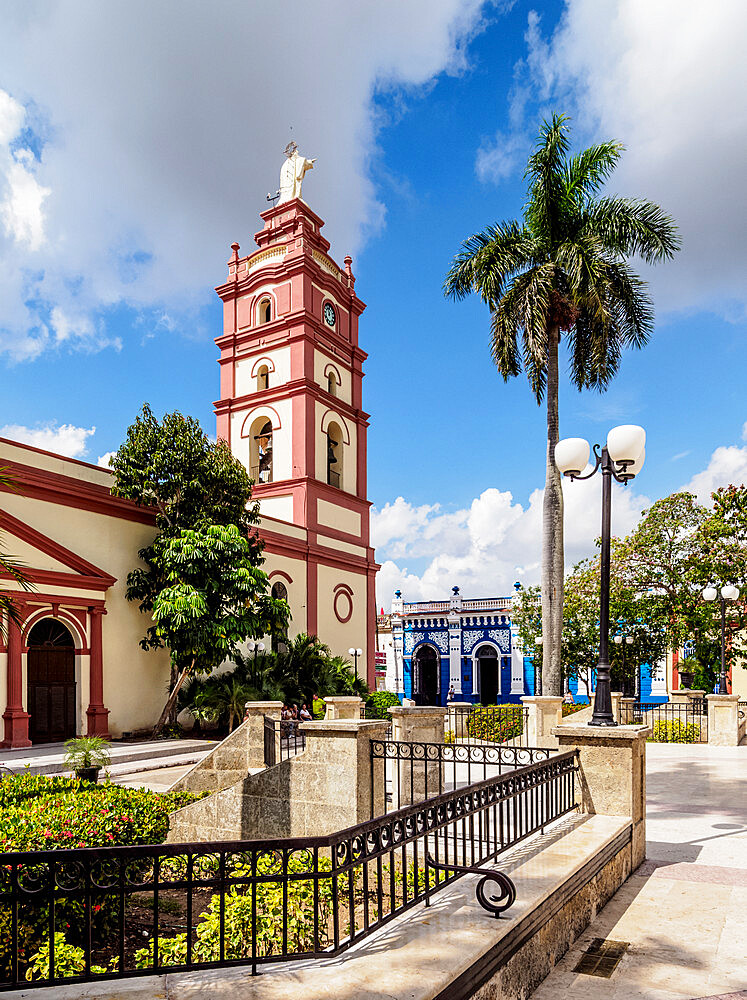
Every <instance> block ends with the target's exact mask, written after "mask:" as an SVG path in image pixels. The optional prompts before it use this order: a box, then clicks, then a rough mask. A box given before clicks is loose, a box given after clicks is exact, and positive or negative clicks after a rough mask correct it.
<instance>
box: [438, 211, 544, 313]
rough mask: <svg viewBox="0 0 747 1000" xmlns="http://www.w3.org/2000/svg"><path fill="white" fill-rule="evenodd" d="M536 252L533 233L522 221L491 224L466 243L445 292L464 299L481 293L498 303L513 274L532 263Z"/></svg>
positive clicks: (446, 282)
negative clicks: (521, 224)
mask: <svg viewBox="0 0 747 1000" xmlns="http://www.w3.org/2000/svg"><path fill="white" fill-rule="evenodd" d="M536 251H537V247H536V243H535V241H534V240H533V239H532V236H531V234H530V233H529V232H528V230H527V229H526V228H525V227H524V226H520V225H519V223H518V222H516V221H514V220H511V221H510V222H499V223H497V224H496V225H493V226H488V227H487V228H486V229H484V230H483V231H482V232H481V233H475V235H474V236H470V238H469V239H468V240H465V241H464V243H463V244H462V246H461V249H460V251H459V253H458V254H457V255H456V256H455V257H454V260H453V262H452V265H451V267H450V268H449V272H448V274H447V275H446V280H445V281H444V286H443V290H444V295H446V296H447V297H449V298H453V299H463V298H465V296H467V295H469V294H470V292H477V293H478V294H479V295H480V296H481V298H482V299H483V301H484V302H488V303H490V302H494V301H496V300H497V299H498V298H500V296H501V295H502V294H503V287H504V285H505V283H506V282H507V281H508V280H510V278H511V275H513V274H515V273H516V272H517V271H519V270H521V268H523V267H527V266H528V265H529V264H531V262H532V260H533V257H534V255H535V253H536Z"/></svg>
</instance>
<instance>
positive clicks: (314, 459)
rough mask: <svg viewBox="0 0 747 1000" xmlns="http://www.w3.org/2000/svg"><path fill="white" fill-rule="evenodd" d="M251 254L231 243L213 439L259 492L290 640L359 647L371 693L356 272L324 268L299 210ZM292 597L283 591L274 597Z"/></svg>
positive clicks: (310, 221)
mask: <svg viewBox="0 0 747 1000" xmlns="http://www.w3.org/2000/svg"><path fill="white" fill-rule="evenodd" d="M261 218H262V219H263V221H264V227H263V228H262V229H261V230H260V231H259V232H258V233H257V234H256V235H255V241H256V244H257V249H256V250H255V251H254V252H252V253H250V254H248V255H247V256H244V257H241V256H240V255H239V249H240V248H239V245H238V244H237V243H234V244H232V247H231V249H232V256H231V259H230V260H229V261H228V280H227V281H226V282H225V283H224V284H222V285H219V286H218V287H217V289H216V291H217V293H218V295H219V296H220V297H221V299H222V300H223V333H222V335H221V336H220V337H218V338H217V339H216V343H217V345H218V347H219V349H220V359H219V365H220V375H221V381H220V388H221V398H220V399H219V400H218V402H217V403H216V405H215V412H216V416H217V424H218V436H219V437H221V438H223V439H225V440H226V441H227V442H228V443H229V445H230V447H231V450H232V451H233V453H234V455H236V457H237V458H238V459H239V460H240V461H241V462H243V463H244V464H245V465H246V467H247V469H248V470H249V472H250V475H251V476H252V479H253V480H254V483H255V485H254V490H253V495H254V498H255V499H256V500H257V501H258V502H259V507H260V514H261V522H260V535H261V536H262V538H263V540H264V542H265V554H266V565H265V569H266V571H267V572H268V574H269V576H270V580H271V583H272V584H273V586H276V587H281V588H284V590H285V594H287V600H288V603H289V604H290V607H291V614H292V616H293V617H292V622H291V633H292V634H293V633H299V632H308V633H309V634H315V635H318V636H319V638H320V639H321V640H322V641H323V642H325V643H327V645H329V646H330V648H331V649H332V650H333V652H335V653H339V654H342V655H346V653H347V649H348V647H350V646H355V647H358V646H365V662H366V663H367V665H368V680H369V684H370V686H371V687H372V688H373V686H374V684H373V681H374V654H375V649H374V645H375V637H374V629H375V614H376V608H375V590H374V580H375V574H376V570H377V569H378V566H377V564H376V562H375V561H374V552H373V549H372V548H371V547H370V543H369V508H370V503H369V501H368V499H367V483H366V431H367V428H368V414H367V413H364V412H363V409H362V399H361V397H362V381H363V362H364V361H365V359H366V357H367V355H366V354H365V352H364V351H362V350H361V348H360V347H359V346H358V318H359V316H360V315H361V313H362V312H363V310H364V308H365V305H364V303H363V302H361V300H360V299H359V298H358V296H357V295H356V293H355V278H354V277H353V273H352V270H351V264H352V259H351V258H350V257H346V258H345V260H344V267H343V268H340V267H339V266H338V265H337V264H336V263H335V261H334V260H333V259H332V258H331V257H330V256H329V253H328V251H329V249H330V244H329V242H328V241H327V240H326V239H325V238H324V236H323V235H322V227H323V225H324V223H323V222H322V220H321V219H320V218H319V216H317V215H316V214H315V213H314V212H312V211H311V209H310V208H309V207H308V206H307V205H306V203H305V202H304V201H302V200H301V199H300V198H294V199H293V200H291V201H287V202H285V203H281V204H279V205H277V206H276V207H274V208H272V209H270V210H268V211H266V212H263V213H262V215H261ZM276 593H278V594H279V595H280V596H285V594H283V593H282V590H277V591H276Z"/></svg>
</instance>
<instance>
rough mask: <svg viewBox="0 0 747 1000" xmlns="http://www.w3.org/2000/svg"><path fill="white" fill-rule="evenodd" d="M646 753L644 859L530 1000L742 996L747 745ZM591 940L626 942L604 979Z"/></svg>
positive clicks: (746, 970) (745, 996)
mask: <svg viewBox="0 0 747 1000" xmlns="http://www.w3.org/2000/svg"><path fill="white" fill-rule="evenodd" d="M647 749H648V767H647V778H648V811H647V854H648V859H647V860H646V861H645V862H644V864H643V865H642V866H641V867H640V868H639V869H638V871H637V872H636V873H635V874H634V875H633V876H632V877H631V878H630V879H629V880H628V881H627V882H626V883H625V885H624V886H623V887H622V888H621V889H620V891H619V892H618V893H617V895H616V896H615V897H614V899H612V900H611V901H610V902H609V903H608V904H607V906H606V907H605V908H604V910H602V912H601V913H600V914H599V915H598V916H597V918H596V919H595V920H594V921H593V922H592V924H591V925H590V926H589V927H588V929H587V930H586V932H585V933H584V934H583V935H582V936H581V938H579V940H578V941H577V942H576V944H575V946H574V947H573V948H572V949H571V951H570V952H569V953H568V955H566V957H565V958H564V959H563V960H562V961H561V962H560V963H559V964H558V965H557V966H556V967H555V969H554V970H553V972H552V973H551V974H550V975H549V976H548V978H547V979H546V980H545V981H544V983H542V985H541V986H540V987H539V988H538V989H537V990H536V991H535V992H534V994H533V995H532V997H533V1000H558V998H574V1000H575V998H579V1000H627V998H630V1000H633V998H636V1000H737V998H739V1000H747V893H746V892H745V889H746V888H747V747H741V748H737V747H735V748H730V747H729V748H727V747H709V746H698V747H687V746H676V745H675V746H666V745H658V744H649V746H648V748H647ZM593 938H612V939H614V940H618V941H627V942H629V943H630V947H629V948H628V950H627V952H626V953H625V955H624V956H623V958H622V960H621V961H620V964H619V965H618V966H617V968H616V970H615V971H614V972H613V974H612V976H611V978H609V979H603V978H600V977H596V976H588V975H581V974H576V973H574V972H573V969H574V967H575V966H576V964H577V962H578V961H579V959H580V957H581V955H582V953H583V952H584V951H585V949H586V948H587V947H588V946H589V943H590V942H591V941H592V939H593Z"/></svg>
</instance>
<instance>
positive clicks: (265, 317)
mask: <svg viewBox="0 0 747 1000" xmlns="http://www.w3.org/2000/svg"><path fill="white" fill-rule="evenodd" d="M271 319H272V302H271V301H270V299H262V301H261V302H260V304H259V322H260V325H261V324H263V323H269V322H270V320H271Z"/></svg>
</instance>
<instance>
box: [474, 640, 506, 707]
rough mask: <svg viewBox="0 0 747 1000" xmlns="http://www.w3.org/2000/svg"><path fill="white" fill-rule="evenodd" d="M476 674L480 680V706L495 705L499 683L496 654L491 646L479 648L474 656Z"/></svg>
mask: <svg viewBox="0 0 747 1000" xmlns="http://www.w3.org/2000/svg"><path fill="white" fill-rule="evenodd" d="M475 659H476V661H477V673H478V677H479V678H480V704H482V705H495V704H496V703H497V701H498V691H499V690H500V683H499V678H498V654H497V652H496V651H495V649H493V647H492V646H480V648H479V649H478V650H477V655H476V656H475Z"/></svg>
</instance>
